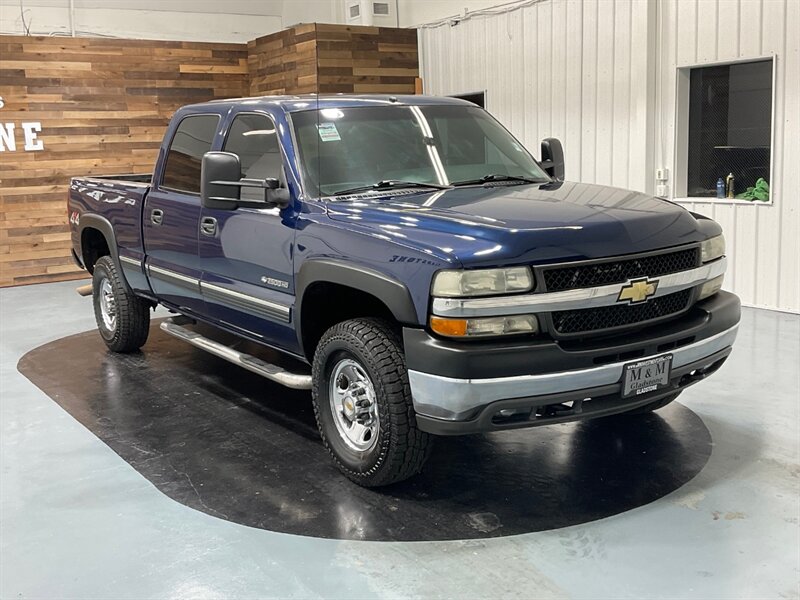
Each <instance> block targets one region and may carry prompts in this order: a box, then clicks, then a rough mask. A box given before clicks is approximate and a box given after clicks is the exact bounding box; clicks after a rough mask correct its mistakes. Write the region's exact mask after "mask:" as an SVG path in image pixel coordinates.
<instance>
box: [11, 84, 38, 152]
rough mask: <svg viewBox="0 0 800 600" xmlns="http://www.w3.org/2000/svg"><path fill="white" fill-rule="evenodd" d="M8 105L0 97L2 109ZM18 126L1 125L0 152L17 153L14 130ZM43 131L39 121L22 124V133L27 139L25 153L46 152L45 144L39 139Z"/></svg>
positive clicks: (12, 124)
mask: <svg viewBox="0 0 800 600" xmlns="http://www.w3.org/2000/svg"><path fill="white" fill-rule="evenodd" d="M5 105H6V103H5V101H4V100H3V98H2V97H0V108H3V107H4V106H5ZM15 129H16V125H15V124H14V123H0V152H6V151H8V152H16V151H17V138H16V136H15V133H14V130H15ZM41 130H42V124H41V123H40V122H38V121H31V122H29V123H23V124H22V133H23V136H24V138H25V146H24V148H25V152H38V151H40V150H44V142H42V140H40V139H39V132H40V131H41Z"/></svg>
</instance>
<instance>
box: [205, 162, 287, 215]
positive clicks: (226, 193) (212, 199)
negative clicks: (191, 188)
mask: <svg viewBox="0 0 800 600" xmlns="http://www.w3.org/2000/svg"><path fill="white" fill-rule="evenodd" d="M244 187H247V188H258V189H261V190H263V200H250V199H247V200H242V199H241V190H242V188H244ZM200 199H201V202H202V203H203V206H204V207H206V208H219V209H227V210H233V209H235V208H237V207H239V206H240V205H245V206H260V205H266V206H278V207H280V208H285V207H287V206H289V191H288V190H286V189H281V188H280V182H279V181H278V180H277V179H275V178H274V177H268V178H267V179H242V165H241V162H240V161H239V156H238V155H236V154H233V153H231V152H206V153H205V154H204V155H203V162H202V164H201V167H200Z"/></svg>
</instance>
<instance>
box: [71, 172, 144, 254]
mask: <svg viewBox="0 0 800 600" xmlns="http://www.w3.org/2000/svg"><path fill="white" fill-rule="evenodd" d="M151 180H152V175H150V174H149V173H148V174H125V175H92V176H88V177H74V178H73V179H72V181H71V183H70V189H69V205H68V206H69V214H70V222H71V223H72V235H73V242H77V241H79V236H80V231H81V229H82V227H81V226H80V225H78V223H80V220H81V219H80V217H81V216H82V215H84V214H87V213H88V214H93V215H102V216H103V218H105V219H107V220H108V221H109V222H110V223H111V226H112V228H113V230H114V233H115V234H116V242H117V244H118V247H119V249H120V251H122V252H123V253H125V254H128V255H132V256H142V255H143V254H144V247H143V243H142V208H143V206H144V201H145V197H146V196H147V192H148V191H149V190H150V181H151ZM76 217H77V219H76ZM74 220H77V221H78V223H75V222H73V221H74ZM76 247H80V246H79V245H77V246H76Z"/></svg>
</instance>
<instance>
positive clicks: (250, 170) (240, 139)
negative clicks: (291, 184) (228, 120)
mask: <svg viewBox="0 0 800 600" xmlns="http://www.w3.org/2000/svg"><path fill="white" fill-rule="evenodd" d="M223 150H224V151H225V152H231V153H232V154H236V155H237V156H238V157H239V161H240V162H241V165H242V177H244V178H247V179H269V178H274V179H277V180H278V181H281V180H282V179H283V178H282V169H283V162H282V161H281V151H280V145H279V144H278V135H277V133H276V130H275V124H274V123H273V122H272V119H270V118H269V117H267V116H264V115H257V114H242V115H238V116H237V117H236V118H235V119H234V120H233V123H232V124H231V129H230V133H229V134H228V139H227V140H225V146H224V148H223ZM241 199H242V200H263V199H264V190H260V189H258V188H242V191H241Z"/></svg>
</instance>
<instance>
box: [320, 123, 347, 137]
mask: <svg viewBox="0 0 800 600" xmlns="http://www.w3.org/2000/svg"><path fill="white" fill-rule="evenodd" d="M317 129H318V130H319V139H321V140H322V141H323V142H340V141H341V140H342V138H340V137H339V130H338V129H336V123H320V124H319V125H317Z"/></svg>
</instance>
